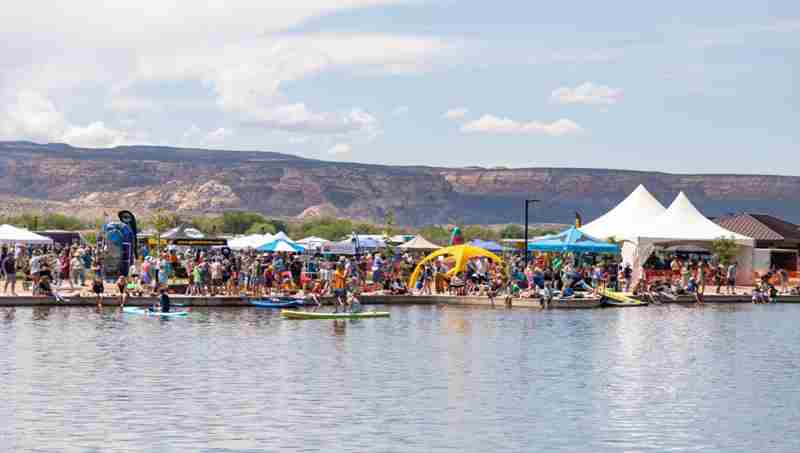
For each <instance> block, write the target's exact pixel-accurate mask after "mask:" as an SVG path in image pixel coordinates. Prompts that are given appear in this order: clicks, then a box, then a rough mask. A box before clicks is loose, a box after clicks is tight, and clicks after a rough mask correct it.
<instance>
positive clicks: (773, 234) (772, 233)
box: [715, 213, 800, 241]
mask: <svg viewBox="0 0 800 453" xmlns="http://www.w3.org/2000/svg"><path fill="white" fill-rule="evenodd" d="M715 221H716V222H717V224H719V225H720V226H722V227H723V228H726V229H728V230H731V231H735V232H737V233H739V234H743V235H745V236H750V237H751V238H753V239H756V240H758V241H800V226H798V225H795V224H794V223H791V222H787V221H785V220H781V219H779V218H777V217H773V216H771V215H767V214H749V213H745V214H737V215H732V216H727V217H721V218H719V219H716V220H715Z"/></svg>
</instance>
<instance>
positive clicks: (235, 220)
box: [221, 211, 269, 234]
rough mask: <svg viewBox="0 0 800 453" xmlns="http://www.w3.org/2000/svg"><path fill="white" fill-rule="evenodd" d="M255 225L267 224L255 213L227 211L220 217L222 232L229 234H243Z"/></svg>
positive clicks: (265, 220) (262, 217)
mask: <svg viewBox="0 0 800 453" xmlns="http://www.w3.org/2000/svg"><path fill="white" fill-rule="evenodd" d="M257 223H269V222H268V221H267V219H265V218H264V216H262V215H261V214H259V213H257V212H243V211H229V212H226V213H224V214H222V217H221V227H222V232H224V233H229V234H243V233H244V232H246V231H247V230H248V229H249V228H250V227H251V226H253V225H255V224H257Z"/></svg>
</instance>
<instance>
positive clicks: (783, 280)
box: [778, 268, 789, 294]
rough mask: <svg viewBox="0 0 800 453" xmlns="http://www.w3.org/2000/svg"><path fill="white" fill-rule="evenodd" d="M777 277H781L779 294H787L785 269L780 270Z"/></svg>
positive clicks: (787, 285)
mask: <svg viewBox="0 0 800 453" xmlns="http://www.w3.org/2000/svg"><path fill="white" fill-rule="evenodd" d="M778 275H779V276H780V277H781V292H782V293H785V294H789V271H787V270H786V269H785V268H780V269H779V270H778Z"/></svg>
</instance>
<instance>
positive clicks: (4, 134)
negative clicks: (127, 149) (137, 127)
mask: <svg viewBox="0 0 800 453" xmlns="http://www.w3.org/2000/svg"><path fill="white" fill-rule="evenodd" d="M3 101H5V102H4V103H6V107H5V108H4V109H2V110H0V138H1V139H9V140H14V139H21V138H24V139H28V140H34V141H39V142H64V143H67V144H70V145H73V146H79V147H88V148H100V147H111V146H118V145H124V144H128V143H131V139H132V138H134V134H130V133H128V132H127V131H124V130H122V129H117V128H113V127H109V126H107V125H106V124H105V123H104V122H103V121H94V122H92V123H89V124H88V125H86V126H80V125H75V124H71V123H70V122H69V121H67V119H66V117H65V116H64V114H63V113H62V112H61V111H60V110H59V109H58V107H57V106H56V105H55V103H54V102H53V101H52V100H50V99H49V98H47V97H45V96H44V95H42V94H41V93H38V92H35V91H22V92H20V93H17V95H16V96H12V97H10V98H5V99H0V102H3ZM136 138H139V139H141V138H143V136H142V135H138V136H136Z"/></svg>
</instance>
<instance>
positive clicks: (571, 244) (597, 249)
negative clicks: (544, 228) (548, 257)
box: [528, 227, 619, 254]
mask: <svg viewBox="0 0 800 453" xmlns="http://www.w3.org/2000/svg"><path fill="white" fill-rule="evenodd" d="M528 250H536V251H539V252H554V253H565V252H572V253H613V254H617V253H619V246H618V245H616V244H611V243H608V242H606V241H603V240H600V239H596V238H593V237H591V236H589V235H587V234H586V233H584V232H583V231H581V230H579V229H577V228H575V227H571V228H569V229H568V230H566V231H562V232H561V233H558V234H554V235H551V236H545V237H542V238H539V239H537V240H536V241H534V242H531V243H529V244H528Z"/></svg>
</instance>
